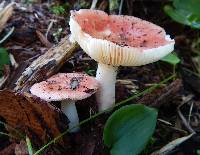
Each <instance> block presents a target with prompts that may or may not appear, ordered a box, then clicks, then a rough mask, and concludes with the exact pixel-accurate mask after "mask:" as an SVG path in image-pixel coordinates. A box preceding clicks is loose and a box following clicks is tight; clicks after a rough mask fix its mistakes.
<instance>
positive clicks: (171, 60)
mask: <svg viewBox="0 0 200 155" xmlns="http://www.w3.org/2000/svg"><path fill="white" fill-rule="evenodd" d="M161 61H164V62H167V63H169V64H172V65H177V64H178V63H179V62H180V59H179V58H178V57H177V56H176V54H174V53H170V54H168V55H167V56H165V57H164V58H162V59H161Z"/></svg>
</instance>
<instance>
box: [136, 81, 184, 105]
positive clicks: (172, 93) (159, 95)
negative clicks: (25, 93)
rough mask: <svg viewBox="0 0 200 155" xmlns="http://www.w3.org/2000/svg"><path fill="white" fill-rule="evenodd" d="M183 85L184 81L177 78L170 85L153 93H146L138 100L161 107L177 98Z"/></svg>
mask: <svg viewBox="0 0 200 155" xmlns="http://www.w3.org/2000/svg"><path fill="white" fill-rule="evenodd" d="M182 87H183V85H182V81H181V80H180V79H176V80H175V81H173V82H172V83H171V84H169V85H168V86H166V87H164V88H161V89H157V90H155V91H154V93H153V94H152V93H151V94H146V95H144V96H143V97H142V98H141V99H140V100H139V101H138V102H140V103H144V104H146V105H149V106H152V107H156V108H159V107H161V106H162V105H165V104H168V103H171V102H172V100H173V99H176V98H177V97H178V94H179V92H180V90H181V88H182Z"/></svg>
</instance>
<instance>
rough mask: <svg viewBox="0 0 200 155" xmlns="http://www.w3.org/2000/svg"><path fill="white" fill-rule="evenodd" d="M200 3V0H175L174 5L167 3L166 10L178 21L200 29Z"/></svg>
mask: <svg viewBox="0 0 200 155" xmlns="http://www.w3.org/2000/svg"><path fill="white" fill-rule="evenodd" d="M199 5H200V1H199V0H174V1H173V7H172V6H169V5H166V6H165V7H164V11H165V13H166V14H167V15H169V16H170V17H171V18H172V19H173V20H175V21H176V22H178V23H181V24H184V25H188V26H190V27H192V28H197V29H200V9H199Z"/></svg>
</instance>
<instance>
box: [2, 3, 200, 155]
mask: <svg viewBox="0 0 200 155" xmlns="http://www.w3.org/2000/svg"><path fill="white" fill-rule="evenodd" d="M6 2H7V1H6ZM81 2H82V3H81V4H80V3H78V2H76V1H75V0H70V1H69V3H68V4H69V5H65V9H66V10H65V11H64V12H62V11H61V12H62V13H60V14H59V13H56V12H55V11H58V10H59V9H58V8H57V9H56V8H54V7H53V6H56V5H58V4H59V5H63V4H64V3H63V2H62V1H60V2H59V1H56V2H53V3H51V2H37V3H22V2H19V3H18V4H19V6H16V7H15V9H14V12H13V14H12V16H11V18H10V19H9V21H8V22H7V24H6V27H5V28H4V30H3V31H2V32H1V34H0V36H1V37H2V38H3V37H4V36H5V34H7V33H8V32H9V31H10V30H11V28H12V27H14V31H13V33H12V34H11V35H10V36H9V38H7V40H6V41H4V42H3V44H1V47H3V48H6V49H7V50H8V52H9V53H10V54H12V55H13V57H14V59H15V61H16V64H18V67H14V66H10V67H7V69H5V72H4V74H8V75H9V76H8V79H7V80H6V82H5V84H4V85H3V87H2V88H1V89H3V88H7V89H10V90H13V89H14V87H15V83H16V80H17V79H18V78H19V77H20V75H21V74H22V72H23V71H24V70H25V68H26V67H27V66H28V65H30V64H31V62H33V61H34V60H35V59H36V58H38V57H39V56H40V55H42V54H44V53H45V52H46V51H47V50H48V49H50V48H51V47H52V46H54V45H56V44H58V42H60V40H61V39H62V38H64V37H65V36H67V35H68V34H70V31H69V25H68V21H69V16H70V13H69V10H70V9H74V8H77V9H78V8H89V7H90V5H91V2H90V1H86V2H85V1H81ZM169 3H170V2H168V1H154V0H152V1H146V0H141V1H133V2H130V1H128V2H127V1H125V2H124V5H123V9H122V14H124V15H133V16H136V17H139V18H142V19H145V20H148V21H151V22H153V23H155V24H157V25H160V26H161V27H163V28H164V29H165V30H166V32H167V33H168V34H170V35H171V36H172V37H173V38H175V41H176V44H175V53H177V55H178V57H179V58H180V59H181V62H180V63H179V64H178V65H176V70H175V73H176V76H175V77H174V78H173V79H171V80H170V81H168V82H167V83H165V84H163V85H161V86H160V87H159V88H156V89H154V90H153V91H151V92H150V93H147V94H145V95H142V96H139V97H137V98H135V99H133V100H131V101H129V102H127V103H126V104H134V103H142V104H145V105H147V106H152V107H155V108H157V109H158V121H157V126H156V131H155V133H154V135H153V137H152V140H151V143H150V144H149V145H148V146H147V148H146V149H145V150H144V151H143V153H142V154H144V155H147V154H151V153H152V152H154V151H156V150H159V149H160V148H162V147H163V146H165V145H166V144H167V143H169V142H171V141H173V140H175V139H177V138H180V137H183V136H187V135H189V134H190V133H192V132H196V134H195V135H194V136H192V137H191V138H190V139H188V140H187V141H185V142H183V143H181V144H180V145H178V146H177V147H176V148H175V149H173V151H172V152H170V154H180V155H181V154H183V155H195V154H197V151H198V149H200V148H199V146H200V137H199V134H198V132H199V129H200V128H199V127H200V115H199V109H200V96H199V93H200V75H199V74H198V73H196V72H197V70H198V69H197V67H196V66H197V65H195V64H196V62H195V61H194V59H195V58H197V57H198V53H196V50H195V49H194V46H193V45H195V43H196V42H197V39H198V32H197V30H194V29H191V28H189V27H186V26H183V25H180V24H177V23H175V22H174V21H172V20H171V19H170V18H169V17H168V16H167V15H166V14H165V13H164V11H163V7H164V5H166V4H169ZM97 6H98V7H100V8H101V9H103V10H105V11H106V12H108V1H104V0H101V1H99V2H98V5H97ZM50 24H52V26H51V27H50ZM48 27H50V29H49V30H48ZM47 32H48V34H47ZM45 34H47V35H46V36H47V37H45ZM44 38H45V39H44ZM96 68H97V63H96V62H95V61H94V60H92V59H91V58H90V57H89V56H88V55H87V54H85V53H84V52H83V50H82V49H81V48H78V49H77V50H76V51H75V52H74V53H73V55H72V56H71V57H70V58H69V59H68V61H66V62H65V63H64V64H63V65H62V67H61V68H60V69H59V70H58V71H56V72H86V73H88V74H90V75H93V76H95V71H96ZM173 74H174V72H173V66H172V65H171V64H168V63H165V62H161V61H159V62H155V63H152V64H148V65H145V66H140V67H120V68H119V71H118V77H117V79H118V81H117V84H116V102H120V101H122V100H125V99H127V98H128V97H130V96H133V95H134V94H136V93H138V92H142V91H143V90H145V89H147V88H149V87H150V86H153V85H155V84H158V83H159V82H161V81H162V80H164V79H166V78H167V77H169V76H171V75H173ZM44 80H45V79H44ZM7 93H8V92H7ZM5 94H6V93H5ZM8 94H9V93H8ZM8 96H9V95H8ZM11 96H12V95H11ZM8 98H9V97H8ZM19 100H21V99H19ZM0 102H2V101H0ZM79 103H80V104H79ZM52 104H54V105H55V106H56V107H58V108H59V103H56V102H55V103H52ZM0 108H1V107H0ZM77 109H78V113H79V117H80V120H84V119H86V118H88V117H90V115H93V114H95V113H96V112H97V105H96V102H95V96H92V97H90V98H89V99H85V100H82V101H78V104H77ZM16 110H17V109H16ZM19 112H20V111H19ZM31 112H32V111H31V110H30V115H31ZM109 115H110V113H106V114H103V115H101V116H99V117H97V118H95V119H93V120H91V121H90V122H88V123H86V124H84V125H82V126H81V131H80V132H78V133H71V134H69V133H68V134H66V135H65V136H64V137H63V138H62V139H63V141H64V144H63V143H55V144H52V145H50V146H49V147H48V148H47V149H45V151H44V152H43V153H42V154H69V155H100V154H101V155H103V154H107V153H108V150H107V148H106V147H105V146H104V144H103V141H102V134H103V128H104V125H105V122H106V120H107V118H108V117H109ZM62 117H63V116H62ZM16 119H17V118H16ZM65 119H66V118H65ZM0 120H1V121H3V122H7V121H6V120H7V118H4V117H3V116H1V115H0ZM17 121H19V122H20V120H16V122H17ZM16 124H17V123H16ZM61 124H62V123H61ZM61 126H62V125H61ZM14 128H17V129H19V130H21V129H20V127H19V126H18V127H14ZM59 130H60V131H62V132H63V131H64V129H59ZM21 131H23V129H22V130H21ZM0 132H7V131H6V129H5V127H4V126H0ZM29 132H30V131H29ZM32 137H34V136H32ZM35 138H37V136H36V137H35ZM30 140H31V141H34V140H33V139H31V138H30ZM38 141H39V140H38ZM35 142H37V140H35ZM46 142H48V140H46ZM19 143H20V144H22V141H21V140H15V139H13V138H10V137H7V136H6V135H2V136H0V154H14V152H15V153H16V146H17V147H18V149H19V150H20V149H22V150H23V145H19ZM42 144H44V143H42V142H41V145H38V146H37V147H36V150H37V149H39V148H40V147H41V146H42ZM20 147H21V148H20ZM19 150H18V151H19ZM22 150H21V151H22ZM18 153H19V152H18ZM19 154H20V153H19Z"/></svg>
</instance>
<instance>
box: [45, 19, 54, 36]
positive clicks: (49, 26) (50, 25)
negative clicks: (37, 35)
mask: <svg viewBox="0 0 200 155" xmlns="http://www.w3.org/2000/svg"><path fill="white" fill-rule="evenodd" d="M54 22H56V20H51V22H50V24H49V25H48V28H47V32H46V34H45V37H46V39H47V37H48V34H49V31H50V29H51V28H52V26H53V23H54Z"/></svg>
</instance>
